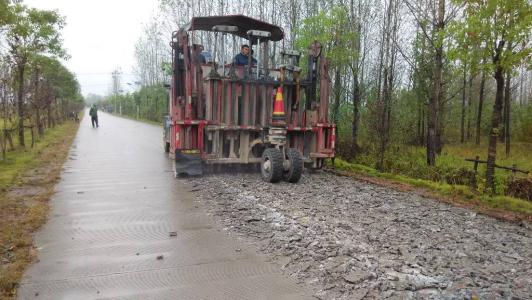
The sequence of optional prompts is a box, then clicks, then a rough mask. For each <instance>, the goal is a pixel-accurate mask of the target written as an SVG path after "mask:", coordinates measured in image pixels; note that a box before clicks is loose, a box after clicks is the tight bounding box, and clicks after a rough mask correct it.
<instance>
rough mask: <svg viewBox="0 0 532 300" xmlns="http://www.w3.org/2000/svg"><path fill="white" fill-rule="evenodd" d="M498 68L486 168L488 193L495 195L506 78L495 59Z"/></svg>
mask: <svg viewBox="0 0 532 300" xmlns="http://www.w3.org/2000/svg"><path fill="white" fill-rule="evenodd" d="M497 57H498V56H497ZM494 64H495V65H496V66H497V67H496V70H495V75H494V77H495V81H496V82H497V92H496V94H495V103H494V104H493V113H492V115H491V130H490V136H489V146H488V159H487V167H486V191H489V192H490V193H491V194H495V159H496V156H497V138H498V136H499V123H500V120H501V111H502V104H503V103H502V102H503V92H504V76H503V70H502V67H501V66H498V64H500V62H499V61H498V60H495V59H494Z"/></svg>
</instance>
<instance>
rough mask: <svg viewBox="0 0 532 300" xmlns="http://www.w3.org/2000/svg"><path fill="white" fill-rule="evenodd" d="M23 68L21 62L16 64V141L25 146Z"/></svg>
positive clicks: (23, 65)
mask: <svg viewBox="0 0 532 300" xmlns="http://www.w3.org/2000/svg"><path fill="white" fill-rule="evenodd" d="M24 69H25V64H24V63H21V64H19V66H18V70H17V72H18V74H17V75H18V84H19V86H18V94H17V110H18V143H19V145H20V146H22V147H25V146H26V144H25V141H24Z"/></svg>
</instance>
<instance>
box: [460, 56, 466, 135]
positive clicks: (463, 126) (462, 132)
mask: <svg viewBox="0 0 532 300" xmlns="http://www.w3.org/2000/svg"><path fill="white" fill-rule="evenodd" d="M466 85H467V65H466V64H464V76H463V87H462V118H461V120H460V143H464V141H465V113H466Z"/></svg>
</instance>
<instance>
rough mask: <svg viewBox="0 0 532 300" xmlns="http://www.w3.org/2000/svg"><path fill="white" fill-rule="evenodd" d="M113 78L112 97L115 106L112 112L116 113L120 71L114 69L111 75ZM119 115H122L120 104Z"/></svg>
mask: <svg viewBox="0 0 532 300" xmlns="http://www.w3.org/2000/svg"><path fill="white" fill-rule="evenodd" d="M111 75H112V77H113V95H114V97H115V105H114V109H113V111H114V112H115V113H116V112H117V108H118V106H119V104H118V93H119V92H120V75H122V72H121V71H120V69H119V68H118V69H116V70H114V71H113V73H111ZM119 113H120V114H122V103H120V108H119Z"/></svg>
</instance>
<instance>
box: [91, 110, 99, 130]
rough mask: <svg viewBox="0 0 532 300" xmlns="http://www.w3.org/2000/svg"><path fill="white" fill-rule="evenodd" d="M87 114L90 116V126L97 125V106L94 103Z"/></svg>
mask: <svg viewBox="0 0 532 300" xmlns="http://www.w3.org/2000/svg"><path fill="white" fill-rule="evenodd" d="M89 115H90V116H91V123H92V127H93V128H94V127H98V108H97V107H96V104H93V105H92V107H91V110H90V111H89Z"/></svg>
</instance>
